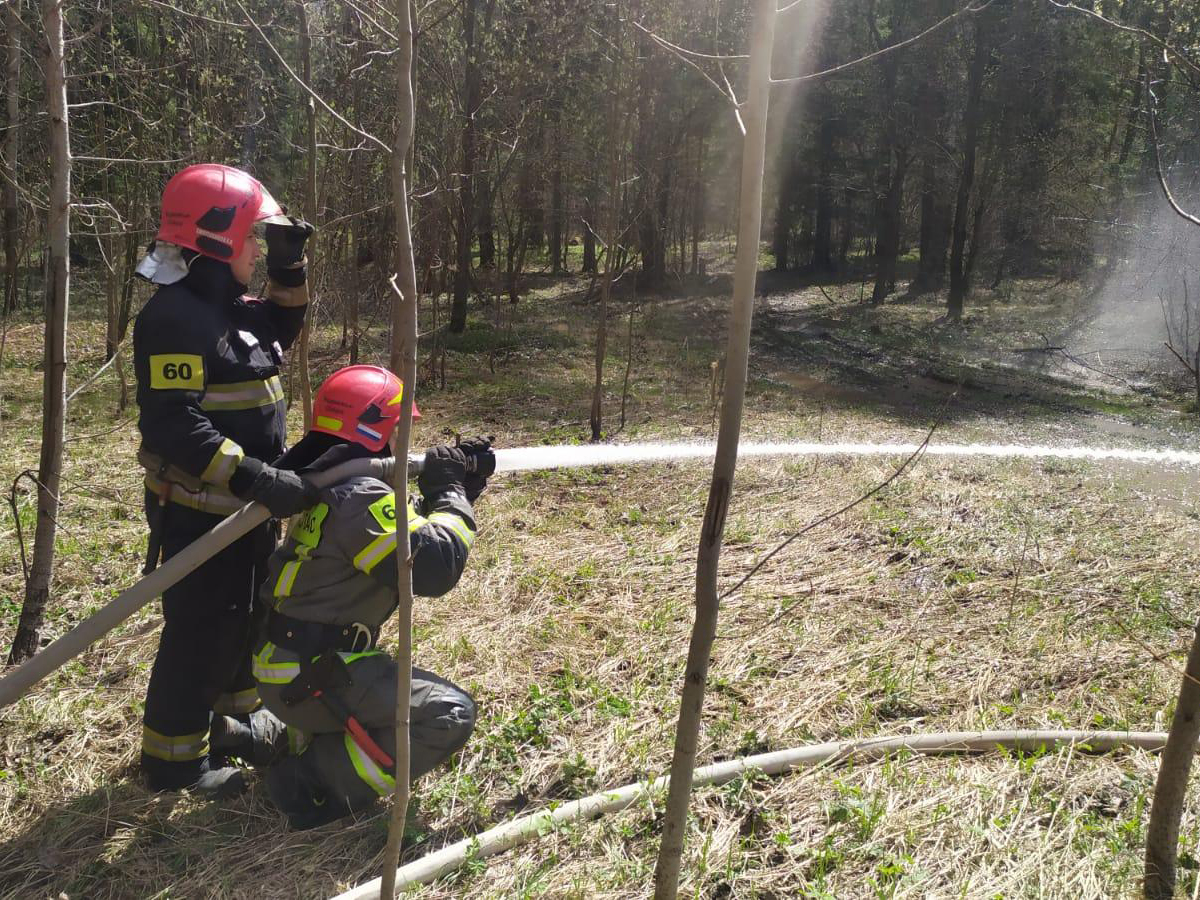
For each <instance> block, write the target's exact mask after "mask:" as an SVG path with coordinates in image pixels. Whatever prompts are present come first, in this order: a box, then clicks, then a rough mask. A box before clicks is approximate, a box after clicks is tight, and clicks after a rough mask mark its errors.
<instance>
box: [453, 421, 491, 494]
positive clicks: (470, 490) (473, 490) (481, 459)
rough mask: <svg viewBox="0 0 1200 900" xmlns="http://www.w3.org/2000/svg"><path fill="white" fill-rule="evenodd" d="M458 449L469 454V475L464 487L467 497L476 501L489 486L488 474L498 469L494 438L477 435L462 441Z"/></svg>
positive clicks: (464, 481)
mask: <svg viewBox="0 0 1200 900" xmlns="http://www.w3.org/2000/svg"><path fill="white" fill-rule="evenodd" d="M458 449H459V450H461V451H462V452H463V453H465V454H466V455H467V477H466V478H465V479H464V480H463V488H464V489H465V490H466V492H467V499H468V500H469V501H471V503H474V502H475V501H476V500H478V499H479V495H480V494H482V493H483V489H484V488H485V487H487V480H488V476H490V475H491V474H492V473H493V472H495V471H496V454H495V451H493V450H492V439H491V438H485V437H476V438H471V439H470V440H469V441H460V442H459V445H458Z"/></svg>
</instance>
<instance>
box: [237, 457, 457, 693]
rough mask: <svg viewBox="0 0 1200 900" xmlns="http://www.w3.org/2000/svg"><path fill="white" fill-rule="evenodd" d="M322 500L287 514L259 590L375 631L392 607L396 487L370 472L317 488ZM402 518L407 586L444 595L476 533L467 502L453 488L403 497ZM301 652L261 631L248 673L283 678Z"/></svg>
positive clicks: (281, 604) (303, 612)
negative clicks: (408, 560) (282, 537)
mask: <svg viewBox="0 0 1200 900" xmlns="http://www.w3.org/2000/svg"><path fill="white" fill-rule="evenodd" d="M321 501H322V502H320V503H318V504H317V505H316V506H314V507H313V508H312V509H310V510H308V511H307V512H304V513H302V514H300V515H298V516H295V517H293V518H292V521H291V525H290V527H289V528H288V536H287V540H286V541H285V542H284V544H283V546H281V547H280V548H279V549H278V550H276V551H275V553H274V554H273V555H272V556H271V560H270V563H269V564H268V571H267V579H266V581H265V582H264V583H263V587H262V599H263V600H264V601H265V602H266V603H267V604H269V605H270V607H271V608H272V609H273V610H275V611H277V612H279V613H282V614H283V615H285V616H288V617H290V618H292V619H299V620H302V621H305V622H319V623H321V624H324V625H351V624H359V625H363V626H365V627H366V628H367V629H369V630H370V631H372V632H374V631H376V630H377V629H378V628H379V626H380V625H382V624H383V622H384V621H385V620H386V619H387V617H388V616H389V615H391V613H392V610H394V609H395V608H396V593H397V572H396V496H395V494H394V493H393V491H392V489H391V487H390V486H388V485H387V484H386V483H384V482H382V481H380V480H379V479H377V478H371V477H356V478H350V479H347V480H346V481H343V482H341V483H339V484H337V485H335V486H333V487H331V488H328V489H326V490H324V491H322V492H321ZM408 517H409V518H408V537H409V546H410V547H411V551H412V557H413V568H412V580H413V593H414V594H417V595H420V596H425V597H437V596H441V595H442V594H444V593H446V592H447V591H449V590H450V589H451V588H453V587H454V586H455V585H456V584H457V583H458V579H459V577H460V576H461V575H462V572H463V569H464V568H465V567H466V564H467V554H468V552H469V551H470V549H471V544H472V543H473V542H474V540H475V516H474V513H473V511H472V509H471V504H470V502H469V501H468V500H467V498H466V496H465V495H464V494H463V493H462V489H461V488H460V487H457V486H456V487H451V488H449V489H447V490H445V491H443V492H441V493H439V494H437V495H436V496H432V497H425V498H422V499H416V498H410V500H409V510H408ZM361 649H366V648H365V647H364V648H361ZM299 658H300V657H299V654H297V653H295V652H293V651H291V650H286V649H284V648H282V647H277V646H276V645H275V644H273V643H271V642H270V641H269V640H267V641H265V642H264V643H262V644H261V645H260V646H259V648H258V652H256V653H255V655H254V661H253V668H254V675H255V677H256V678H257V679H258V680H259V681H260V682H262V683H264V684H276V685H277V684H286V683H287V682H289V681H291V680H292V679H293V678H294V677H295V676H296V675H297V674H298V673H299V664H298V660H299Z"/></svg>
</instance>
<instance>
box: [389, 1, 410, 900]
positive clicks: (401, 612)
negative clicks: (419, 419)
mask: <svg viewBox="0 0 1200 900" xmlns="http://www.w3.org/2000/svg"><path fill="white" fill-rule="evenodd" d="M395 12H396V20H397V26H396V36H397V38H398V39H399V41H400V46H399V48H398V52H397V53H396V94H397V98H398V99H397V110H396V115H397V120H398V126H397V129H396V145H395V147H394V148H393V149H392V204H393V206H394V207H395V213H396V262H397V264H398V268H399V272H398V273H397V278H396V281H395V284H396V285H398V290H397V291H396V297H395V300H394V302H393V304H392V352H391V368H392V371H393V372H397V373H398V374H399V375H400V377H401V380H402V381H403V382H404V397H403V400H402V402H401V406H400V410H401V414H400V426H399V428H398V429H397V431H396V439H395V442H394V444H393V446H394V449H395V453H396V471H395V476H394V480H393V490H394V491H395V495H396V535H397V537H398V540H397V541H396V569H397V573H398V576H399V577H398V581H397V588H398V600H399V605H398V606H397V608H396V620H397V628H398V631H399V638H400V640H399V644H398V646H397V648H396V665H397V671H396V773H395V778H396V794H395V797H394V799H393V803H392V815H391V820H390V821H389V822H388V837H387V847H386V848H385V849H384V854H383V873H382V876H381V877H382V886H381V890H380V896H381V897H385V898H387V900H391V898H392V897H394V896H395V893H396V868H397V866H398V864H399V861H400V842H401V840H402V839H403V837H404V820H405V816H406V815H407V812H408V795H409V769H410V757H411V748H410V747H409V737H408V733H409V715H410V713H409V709H410V698H411V695H412V607H413V593H412V559H411V547H410V544H409V540H408V448H409V445H410V443H411V439H412V408H413V394H414V392H415V390H416V385H417V268H416V262H415V260H414V259H413V246H412V230H411V225H410V222H409V212H408V171H407V162H408V150H409V144H410V143H411V141H412V136H413V129H414V126H415V122H414V114H415V109H414V106H415V104H414V101H413V86H412V57H413V21H412V7H411V6H410V0H395Z"/></svg>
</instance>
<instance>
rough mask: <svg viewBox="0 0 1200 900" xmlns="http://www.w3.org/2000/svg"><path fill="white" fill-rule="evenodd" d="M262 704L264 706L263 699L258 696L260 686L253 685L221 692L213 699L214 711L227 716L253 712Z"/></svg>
mask: <svg viewBox="0 0 1200 900" xmlns="http://www.w3.org/2000/svg"><path fill="white" fill-rule="evenodd" d="M260 706H262V700H260V699H259V698H258V688H256V687H252V688H246V689H245V690H241V691H230V692H227V693H224V694H221V695H220V696H219V697H217V699H216V700H214V701H213V712H216V713H221V714H222V715H225V716H236V715H240V714H242V713H252V712H254V711H255V710H256V709H258V708H259V707H260Z"/></svg>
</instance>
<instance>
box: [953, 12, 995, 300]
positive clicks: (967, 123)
mask: <svg viewBox="0 0 1200 900" xmlns="http://www.w3.org/2000/svg"><path fill="white" fill-rule="evenodd" d="M991 24H992V23H991V22H990V21H987V20H983V19H978V20H977V21H976V22H975V52H974V55H973V56H972V58H971V67H970V70H969V71H968V73H967V98H966V107H965V108H964V110H963V150H962V172H961V174H960V175H959V179H958V196H957V199H956V201H955V205H954V231H953V236H952V239H951V245H950V296H949V297H948V298H947V300H946V314H947V315H948V316H949V317H950V318H951V319H954V320H957V319H960V318H962V312H963V302H964V301H965V300H966V296H967V292H968V291H969V290H970V287H971V284H970V273H969V272H968V270H967V267H966V250H967V228H968V227H969V222H968V220H969V218H970V215H971V188H972V187H973V186H974V184H975V164H976V156H977V154H978V151H979V122H980V119H981V117H982V115H981V106H982V104H983V79H984V74H985V72H986V71H987V63H988V58H989V56H990V55H991V42H990V38H989V37H988V36H987V29H988V27H989V26H991Z"/></svg>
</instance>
